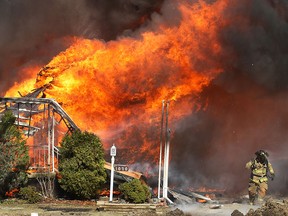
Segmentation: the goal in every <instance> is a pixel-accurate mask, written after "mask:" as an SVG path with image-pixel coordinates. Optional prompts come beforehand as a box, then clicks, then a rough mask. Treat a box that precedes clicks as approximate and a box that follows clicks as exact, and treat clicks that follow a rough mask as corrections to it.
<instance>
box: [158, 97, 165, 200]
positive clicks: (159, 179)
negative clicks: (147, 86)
mask: <svg viewBox="0 0 288 216" xmlns="http://www.w3.org/2000/svg"><path fill="white" fill-rule="evenodd" d="M164 107H165V100H162V114H161V131H160V155H159V174H158V199H160V197H161V173H162V154H163V153H162V151H163V150H162V148H163V147H162V146H163V122H164Z"/></svg>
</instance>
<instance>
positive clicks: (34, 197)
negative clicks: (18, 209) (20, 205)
mask: <svg viewBox="0 0 288 216" xmlns="http://www.w3.org/2000/svg"><path fill="white" fill-rule="evenodd" d="M18 195H19V198H20V199H23V200H26V201H27V202H28V203H37V202H40V201H41V200H42V196H41V195H40V193H39V192H37V190H36V188H35V187H33V186H28V187H23V188H20V191H19V194H18Z"/></svg>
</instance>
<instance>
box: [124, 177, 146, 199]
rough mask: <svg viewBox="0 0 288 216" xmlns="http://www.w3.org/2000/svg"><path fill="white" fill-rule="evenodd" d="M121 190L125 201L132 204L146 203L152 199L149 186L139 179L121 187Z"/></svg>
mask: <svg viewBox="0 0 288 216" xmlns="http://www.w3.org/2000/svg"><path fill="white" fill-rule="evenodd" d="M119 190H120V191H121V193H122V195H124V199H125V200H126V201H128V202H132V203H144V202H145V201H147V200H149V199H150V197H151V193H150V192H149V188H148V186H147V185H144V184H142V183H141V181H140V180H138V179H133V180H132V181H130V182H125V183H123V184H121V185H119Z"/></svg>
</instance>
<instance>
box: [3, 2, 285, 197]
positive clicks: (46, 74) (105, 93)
mask: <svg viewBox="0 0 288 216" xmlns="http://www.w3.org/2000/svg"><path fill="white" fill-rule="evenodd" d="M60 2H61V4H60V5H59V3H58V2H57V1H52V3H51V4H50V5H46V4H47V3H43V2H42V3H40V2H37V1H33V0H30V1H29V3H27V2H26V3H25V5H23V4H24V3H22V2H20V1H19V2H18V1H16V2H15V4H12V1H3V2H1V3H0V4H2V5H0V12H2V13H0V14H1V16H3V19H0V30H1V32H3V34H2V35H1V37H0V44H1V50H0V53H1V54H2V55H1V56H3V58H2V59H0V80H1V86H0V95H1V97H9V98H12V97H17V96H19V94H18V92H20V93H21V94H22V95H27V94H28V93H29V92H30V91H31V89H41V88H44V87H47V88H45V90H44V91H43V93H44V94H45V97H46V98H47V99H48V98H54V99H55V101H57V102H58V103H59V104H61V107H63V110H65V113H67V115H69V116H70V117H71V119H73V121H74V122H76V123H77V127H79V128H80V129H81V130H87V131H92V132H95V133H96V134H97V135H98V136H99V137H100V138H101V140H102V141H103V144H104V148H105V149H108V148H109V147H110V146H111V144H112V143H116V144H117V147H118V149H121V150H122V153H121V157H119V158H121V163H123V164H129V165H130V166H131V167H133V168H135V170H140V171H143V172H144V173H145V174H147V175H150V176H157V172H158V166H157V165H158V159H159V137H160V135H159V133H160V131H159V128H160V116H161V101H162V100H171V101H173V102H171V104H170V110H171V115H170V116H169V117H170V119H169V122H170V123H171V127H170V129H171V151H170V153H171V169H170V176H169V181H170V182H171V184H172V185H176V186H178V185H181V186H183V187H184V186H185V187H193V188H199V187H208V188H209V187H212V188H219V189H221V191H222V190H223V189H224V190H226V191H229V192H233V193H235V192H242V191H243V190H245V191H246V186H247V179H248V177H249V176H248V175H249V174H248V172H247V175H243V173H245V172H246V171H245V165H244V164H245V163H246V162H247V161H248V160H249V159H250V157H251V155H253V154H254V152H255V151H256V150H258V149H266V150H267V151H269V152H270V155H271V160H272V162H274V164H275V163H276V164H275V167H276V168H275V170H276V171H275V172H276V176H278V177H277V178H276V180H275V181H274V182H273V184H272V185H271V189H272V190H276V191H287V187H286V184H287V183H286V181H287V180H286V179H287V175H286V174H283V173H284V172H281V171H282V170H285V169H286V168H287V163H286V161H287V157H286V153H287V145H286V142H287V136H286V134H287V133H286V129H287V125H288V118H287V117H286V116H287V108H288V103H287V101H286V99H285V98H286V97H287V83H288V79H287V73H286V71H287V50H288V48H287V47H288V44H287V40H286V38H287V32H288V31H287V17H288V16H287V14H288V12H287V11H288V9H287V4H286V2H285V1H281V0H280V1H274V0H261V1H259V0H253V1H250V0H249V1H248V0H244V1H239V0H199V1H194V0H188V1H187V0H177V1H176V0H159V1H150V0H149V1H142V0H131V1H124V0H123V1H122V0H120V1H116V0H113V1H112V0H111V1H109V2H108V1H92V0H85V1H81V3H80V2H77V3H73V4H71V2H68V1H66V0H61V1H60ZM112 2H113V3H112ZM114 3H115V4H114ZM43 4H44V5H43ZM2 6H3V7H2ZM43 8H45V9H46V10H45V13H44V12H43ZM32 9H33V11H39V14H36V15H35V16H39V19H37V18H36V19H35V16H33V17H31V16H27V14H33V13H30V10H32ZM35 9H36V10H35ZM19 11H21V13H20V12H19ZM47 11H48V12H47ZM51 11H53V13H52V12H51ZM41 12H43V13H41ZM49 12H51V13H49ZM51 14H54V15H53V17H52V16H51ZM79 14H80V15H83V16H80V15H79ZM84 14H85V15H84ZM19 17H20V18H19ZM76 17H78V18H79V17H80V18H79V19H77V18H76ZM21 18H22V19H21ZM24 18H26V22H25V19H24ZM50 18H51V19H50ZM18 20H22V21H23V23H19V21H18ZM43 23H45V24H46V25H43ZM115 26H117V28H116V27H115ZM114 27H115V28H114ZM12 36H13V37H12ZM30 38H31V40H28V39H30ZM43 100H44V99H43ZM15 106H17V104H12V105H11V107H15ZM21 106H22V105H21ZM25 106H26V105H25ZM29 106H31V105H28V107H26V108H25V109H27V110H30V109H31V108H30V107H29ZM47 106H48V107H46V108H45V109H46V110H49V106H50V107H51V105H47ZM43 108H44V107H43ZM41 109H42V108H41ZM27 112H28V111H27ZM47 112H48V111H47ZM52 113H53V112H52ZM54 113H55V115H58V113H57V112H56V111H55V112H54ZM46 114H47V115H48V113H46ZM46 114H45V115H46ZM43 115H44V114H43ZM19 117H20V116H19ZM23 117H25V116H23ZM61 118H62V117H59V119H58V120H57V121H60V120H61ZM19 121H20V118H19ZM28 121H29V119H28ZM65 121H66V120H64V119H63V120H62V121H61V122H62V123H64V125H65ZM21 122H22V120H21ZM26 122H27V120H26ZM66 123H67V122H66ZM68 123H69V121H68ZM23 126H24V125H23ZM32 126H33V127H32ZM69 127H70V126H64V128H65V130H66V131H67V129H69ZM38 128H40V126H37V125H31V127H26V130H27V132H28V134H29V133H32V132H33V131H36V130H38ZM65 130H64V131H65ZM56 148H57V145H56ZM50 152H51V153H52V152H54V151H52V150H51V151H50ZM280 159H281V162H279V160H280ZM277 173H279V175H278V174H277ZM156 178H157V177H156ZM277 181H279V182H277Z"/></svg>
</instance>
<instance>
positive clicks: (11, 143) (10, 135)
mask: <svg viewBox="0 0 288 216" xmlns="http://www.w3.org/2000/svg"><path fill="white" fill-rule="evenodd" d="M15 120H16V118H15V116H14V115H13V113H12V112H10V111H7V112H5V113H4V115H3V117H2V119H1V122H0V152H1V154H0V196H1V197H4V196H5V192H7V191H10V190H11V189H15V188H19V187H21V186H23V185H24V184H25V183H27V181H28V177H27V174H26V170H27V168H28V165H29V155H28V148H27V146H26V141H25V140H24V138H23V135H22V133H21V132H20V131H19V129H18V128H17V127H16V126H15V125H14V123H15Z"/></svg>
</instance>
